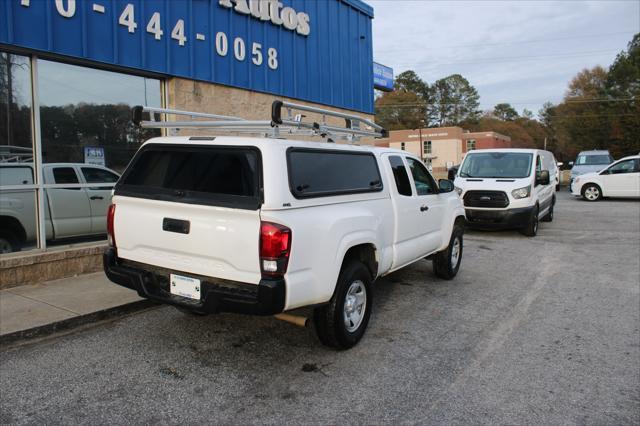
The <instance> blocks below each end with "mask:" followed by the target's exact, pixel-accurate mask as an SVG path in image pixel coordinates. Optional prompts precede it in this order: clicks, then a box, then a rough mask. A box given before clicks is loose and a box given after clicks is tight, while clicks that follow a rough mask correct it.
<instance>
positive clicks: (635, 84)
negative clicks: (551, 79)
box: [539, 34, 640, 159]
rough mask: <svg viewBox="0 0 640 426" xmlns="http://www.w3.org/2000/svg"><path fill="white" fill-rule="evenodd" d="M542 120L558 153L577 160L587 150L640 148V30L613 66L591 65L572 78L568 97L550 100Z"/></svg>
mask: <svg viewBox="0 0 640 426" xmlns="http://www.w3.org/2000/svg"><path fill="white" fill-rule="evenodd" d="M539 115H540V120H541V122H542V123H543V124H544V126H545V128H546V129H547V131H548V133H549V135H550V139H551V141H552V146H553V148H554V150H555V151H556V155H557V156H558V157H560V158H563V159H573V158H575V156H576V154H577V153H578V152H580V151H582V150H587V149H608V150H609V151H610V152H611V154H612V155H613V156H614V158H620V157H624V156H626V155H631V154H637V153H638V152H639V151H640V34H636V35H635V36H634V37H633V40H632V41H631V42H630V43H629V45H628V48H627V50H626V51H624V52H621V53H620V54H618V56H617V57H616V60H615V61H614V63H613V64H612V65H611V67H609V69H608V70H606V69H604V68H602V67H599V66H598V67H594V68H592V69H586V70H583V71H581V72H580V73H578V74H577V75H576V76H575V77H574V78H573V79H572V80H571V82H570V83H569V87H568V90H567V93H566V95H565V98H564V100H563V102H561V103H560V104H559V105H555V106H553V105H550V104H549V105H545V106H544V108H543V109H542V110H541V111H540V114H539Z"/></svg>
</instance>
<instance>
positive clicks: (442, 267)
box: [433, 225, 464, 280]
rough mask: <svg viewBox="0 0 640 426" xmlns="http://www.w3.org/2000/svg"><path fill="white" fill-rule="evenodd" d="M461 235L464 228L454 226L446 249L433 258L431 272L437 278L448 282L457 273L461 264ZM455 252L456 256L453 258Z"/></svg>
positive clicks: (462, 239)
mask: <svg viewBox="0 0 640 426" xmlns="http://www.w3.org/2000/svg"><path fill="white" fill-rule="evenodd" d="M463 235H464V227H462V226H460V225H454V227H453V231H452V232H451V238H450V239H449V245H448V246H447V248H446V249H444V250H442V251H441V252H439V253H436V254H435V255H434V256H433V272H434V273H435V274H436V276H437V277H439V278H442V279H444V280H450V279H453V277H455V276H456V274H457V273H458V270H459V269H460V263H462V248H463V241H464V238H463ZM456 241H457V243H458V244H457V247H456ZM456 252H457V256H453V255H454V254H455V253H456Z"/></svg>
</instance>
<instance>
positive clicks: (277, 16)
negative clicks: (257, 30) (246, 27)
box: [218, 0, 311, 36]
mask: <svg viewBox="0 0 640 426" xmlns="http://www.w3.org/2000/svg"><path fill="white" fill-rule="evenodd" d="M218 3H219V4H220V6H222V7H226V8H228V9H233V10H235V11H236V12H238V13H241V14H243V15H251V16H252V17H253V18H256V19H260V20H261V21H271V23H272V24H273V25H278V26H282V27H284V28H286V29H288V30H291V31H295V32H297V33H298V34H300V35H303V36H308V35H309V33H311V26H310V25H309V15H308V14H306V13H304V12H296V11H295V9H293V8H292V7H283V6H284V5H283V4H282V3H280V2H279V1H278V0H218Z"/></svg>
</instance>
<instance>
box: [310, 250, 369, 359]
mask: <svg viewBox="0 0 640 426" xmlns="http://www.w3.org/2000/svg"><path fill="white" fill-rule="evenodd" d="M372 282H373V280H372V278H371V274H370V272H369V270H368V269H367V267H366V266H365V265H364V264H363V263H362V262H360V261H356V260H352V261H349V263H347V264H346V265H345V266H344V267H343V268H342V271H340V275H339V277H338V282H337V285H336V291H335V293H334V295H333V297H332V298H331V300H330V301H329V303H328V304H327V305H324V306H320V307H317V308H316V309H315V310H314V312H313V321H314V324H315V328H316V333H317V334H318V338H319V339H320V341H321V342H322V343H323V344H325V345H327V346H331V347H333V348H336V349H349V348H351V347H353V346H355V345H356V343H358V342H359V341H360V339H361V338H362V336H363V335H364V332H365V330H366V328H367V325H368V324H369V317H370V316H371V308H372V302H373V297H372V296H373V295H372V291H371V286H372Z"/></svg>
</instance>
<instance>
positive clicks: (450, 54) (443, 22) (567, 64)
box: [367, 0, 640, 114]
mask: <svg viewBox="0 0 640 426" xmlns="http://www.w3.org/2000/svg"><path fill="white" fill-rule="evenodd" d="M367 3H368V4H370V5H371V6H373V8H374V10H375V19H374V21H373V57H374V61H376V62H379V63H381V64H384V65H387V66H390V67H392V68H393V69H394V73H395V74H396V75H397V74H399V73H400V72H403V71H406V70H414V71H415V72H416V73H417V74H418V75H419V76H420V77H421V78H422V79H423V80H425V81H426V82H427V83H429V84H432V83H433V82H434V81H436V80H438V79H440V78H443V77H446V76H448V75H451V74H461V75H462V76H463V77H465V78H466V79H467V80H469V82H470V83H471V84H472V85H473V86H474V87H475V88H476V89H477V90H478V92H479V94H480V107H481V109H482V110H483V111H484V110H491V109H493V106H494V105H496V104H498V103H502V102H506V103H510V104H511V105H513V107H514V108H516V109H517V110H518V111H519V112H522V110H523V109H524V108H527V109H529V110H530V111H532V112H534V114H535V113H537V112H538V111H539V110H540V108H541V107H542V104H543V103H545V102H547V101H550V102H553V103H558V102H560V101H561V100H562V97H563V96H564V94H565V91H566V90H567V86H568V83H569V81H570V80H571V79H572V78H573V77H574V76H575V75H576V74H577V73H578V72H580V71H581V70H583V69H584V68H592V67H594V66H596V65H602V66H603V67H608V66H610V65H611V64H612V63H613V61H614V59H615V57H616V55H617V54H618V53H619V52H620V51H622V50H625V49H626V47H627V44H628V43H629V41H630V40H631V39H632V37H633V35H634V34H635V33H638V32H640V0H627V1H618V0H606V1H572V0H565V1H421V0H414V1H407V0H368V1H367Z"/></svg>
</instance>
